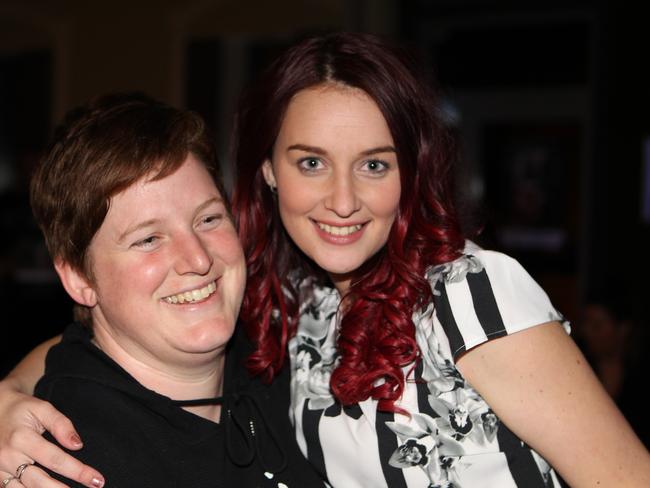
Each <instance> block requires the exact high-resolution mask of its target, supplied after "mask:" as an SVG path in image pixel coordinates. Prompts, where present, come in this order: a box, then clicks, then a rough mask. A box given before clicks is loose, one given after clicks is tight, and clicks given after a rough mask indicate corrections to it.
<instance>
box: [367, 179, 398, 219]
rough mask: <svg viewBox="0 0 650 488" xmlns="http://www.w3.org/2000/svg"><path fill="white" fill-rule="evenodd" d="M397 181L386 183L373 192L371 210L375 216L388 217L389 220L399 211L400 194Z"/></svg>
mask: <svg viewBox="0 0 650 488" xmlns="http://www.w3.org/2000/svg"><path fill="white" fill-rule="evenodd" d="M401 194H402V193H401V190H400V185H399V181H398V182H397V184H395V183H394V184H392V185H387V186H386V187H383V188H382V189H381V190H380V191H377V192H375V193H374V194H373V198H372V211H373V214H375V216H377V217H382V218H385V219H389V220H390V221H391V222H392V221H393V220H394V219H395V217H396V216H397V212H398V211H399V200H400V196H401Z"/></svg>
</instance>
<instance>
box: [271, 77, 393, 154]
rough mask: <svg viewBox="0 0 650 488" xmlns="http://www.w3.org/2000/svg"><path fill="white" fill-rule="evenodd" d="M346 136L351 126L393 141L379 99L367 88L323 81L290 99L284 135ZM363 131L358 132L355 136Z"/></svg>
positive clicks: (283, 129)
mask: <svg viewBox="0 0 650 488" xmlns="http://www.w3.org/2000/svg"><path fill="white" fill-rule="evenodd" d="M325 130H326V131H328V133H330V134H332V135H334V136H335V139H334V140H336V138H341V137H342V138H343V140H346V139H349V137H346V135H347V133H346V131H347V130H357V131H363V133H364V134H365V135H366V137H367V138H375V139H378V140H379V139H382V140H383V142H386V141H387V140H388V141H392V136H391V133H390V130H389V128H388V124H387V123H386V120H385V119H384V116H383V114H382V113H381V110H380V109H379V107H378V106H377V104H376V103H375V101H374V100H373V99H372V98H371V97H370V96H369V95H368V94H367V93H366V92H364V91H363V90H361V89H358V88H352V87H348V86H345V85H341V84H331V83H330V84H322V85H317V86H314V87H310V88H307V89H305V90H301V91H299V92H298V93H296V95H294V97H293V98H292V99H291V101H290V102H289V105H288V107H287V111H286V113H285V116H284V119H283V121H282V126H281V129H280V136H283V135H287V134H288V133H290V134H291V135H294V134H296V135H297V134H305V135H307V134H310V133H311V134H312V135H314V136H316V135H319V134H320V136H321V137H324V136H325V133H324V131H325ZM358 136H359V134H358V133H355V137H358Z"/></svg>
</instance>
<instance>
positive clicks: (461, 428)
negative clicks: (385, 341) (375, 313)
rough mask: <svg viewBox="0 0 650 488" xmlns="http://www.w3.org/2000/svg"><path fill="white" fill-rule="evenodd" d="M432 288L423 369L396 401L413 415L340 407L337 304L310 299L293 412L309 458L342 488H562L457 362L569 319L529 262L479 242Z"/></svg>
mask: <svg viewBox="0 0 650 488" xmlns="http://www.w3.org/2000/svg"><path fill="white" fill-rule="evenodd" d="M427 279H428V280H429V282H430V284H431V287H432V290H433V294H434V299H433V301H432V302H431V303H429V304H428V306H427V307H426V308H425V309H423V310H420V311H418V312H417V313H415V314H414V315H413V321H414V323H415V326H416V340H417V343H418V346H419V348H420V350H421V352H422V361H420V362H419V364H418V366H417V368H416V369H415V372H414V376H415V380H416V381H408V382H407V384H406V387H405V390H404V395H403V397H402V399H401V400H400V401H399V402H398V405H399V406H400V407H401V408H403V409H405V410H407V411H408V412H410V413H411V417H410V418H409V417H407V416H405V415H400V414H392V413H391V414H389V413H385V412H378V411H377V403H376V401H374V400H372V399H370V400H365V401H363V402H361V403H359V404H358V405H354V406H353V407H344V408H341V406H340V405H339V404H338V403H337V402H335V401H334V399H333V397H332V395H331V392H330V389H329V379H330V373H331V371H332V369H333V367H334V364H335V362H336V349H335V343H336V341H335V339H336V330H337V318H338V317H337V306H338V303H339V295H338V293H337V292H336V290H334V289H329V288H313V287H312V288H311V289H310V290H309V296H310V299H309V300H306V301H305V302H303V304H302V306H301V317H300V323H299V326H298V333H297V335H296V337H294V338H293V339H292V340H291V342H290V344H289V352H290V357H291V366H292V380H291V395H292V398H291V415H292V420H293V423H294V425H295V428H296V437H297V440H298V443H299V445H300V448H301V450H302V451H303V453H304V454H305V456H307V458H308V459H309V460H310V462H311V463H312V464H313V465H314V466H316V468H317V469H318V470H319V471H320V472H321V474H322V475H323V476H324V477H325V478H326V479H327V480H328V483H329V484H330V485H331V486H333V487H340V488H356V487H390V488H402V487H403V488H412V487H418V488H419V487H421V488H433V487H452V486H453V487H454V488H468V487H471V488H474V487H482V488H510V487H526V488H536V487H559V486H561V485H560V482H559V480H558V478H557V476H556V474H555V472H554V471H553V470H552V468H551V467H550V466H549V465H548V464H547V463H546V461H544V459H542V458H541V456H539V455H538V454H537V453H536V452H534V451H533V450H532V449H530V448H529V447H528V446H526V445H525V444H524V443H523V442H522V441H521V440H520V439H519V438H517V437H516V436H515V435H514V434H513V433H512V432H511V431H510V430H509V429H508V428H507V427H506V426H505V425H504V424H503V423H502V422H501V421H500V420H499V418H498V417H497V416H496V415H495V414H494V412H493V411H492V410H491V409H490V406H489V405H488V404H487V403H486V402H485V401H484V400H483V398H481V396H480V395H479V394H478V393H477V392H476V391H475V390H474V389H472V387H471V386H470V385H469V384H468V383H467V382H466V381H465V380H464V378H463V376H462V375H461V374H460V372H459V371H458V369H456V365H455V359H456V358H457V357H458V356H459V355H460V354H461V353H463V352H464V351H466V350H469V349H471V348H472V347H475V346H477V345H479V344H481V343H483V342H485V341H488V340H490V339H493V338H497V337H501V336H504V335H507V334H512V333H514V332H517V331H520V330H524V329H527V328H529V327H533V326H535V325H538V324H542V323H546V322H549V321H553V320H559V321H562V320H563V319H562V316H561V315H560V314H559V313H558V312H557V311H556V310H555V309H554V308H553V306H552V305H551V303H550V301H549V299H548V297H547V296H546V294H545V293H544V291H543V290H542V289H541V288H540V287H539V285H537V283H535V281H534V280H533V279H532V278H531V277H530V275H529V274H528V273H527V272H526V271H525V270H524V269H523V268H522V267H521V265H519V263H517V262H516V261H515V260H513V259H512V258H510V257H508V256H506V255H504V254H501V253H498V252H493V251H486V250H483V249H481V248H479V247H477V246H476V245H474V244H472V243H468V244H467V246H466V248H465V254H464V255H463V256H462V257H461V258H459V259H457V260H456V261H454V262H452V263H447V264H445V265H440V266H436V267H434V268H431V269H430V270H429V271H428V273H427ZM566 328H567V330H568V325H566ZM409 370H410V368H409V367H405V368H404V372H405V374H406V373H407V372H408V371H409ZM412 376H413V373H412Z"/></svg>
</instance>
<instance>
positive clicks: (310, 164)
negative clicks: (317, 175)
mask: <svg viewBox="0 0 650 488" xmlns="http://www.w3.org/2000/svg"><path fill="white" fill-rule="evenodd" d="M298 167H299V168H300V169H302V170H303V171H307V172H310V171H317V170H319V169H321V168H322V167H323V162H322V161H321V160H320V159H318V158H314V157H307V158H302V159H301V160H299V161H298Z"/></svg>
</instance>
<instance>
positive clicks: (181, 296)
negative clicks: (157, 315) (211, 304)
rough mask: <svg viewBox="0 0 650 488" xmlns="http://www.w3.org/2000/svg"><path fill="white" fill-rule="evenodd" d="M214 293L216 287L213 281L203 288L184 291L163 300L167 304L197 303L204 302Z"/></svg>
mask: <svg viewBox="0 0 650 488" xmlns="http://www.w3.org/2000/svg"><path fill="white" fill-rule="evenodd" d="M215 291H217V285H216V282H214V281H213V282H211V283H208V284H207V285H206V286H204V287H203V288H196V289H194V290H188V291H184V292H183V293H178V294H177V295H169V296H168V297H164V298H163V300H164V301H166V302H167V303H169V304H182V303H197V302H201V301H203V300H205V299H206V298H208V297H209V296H210V295H212V294H213V293H214V292H215Z"/></svg>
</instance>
